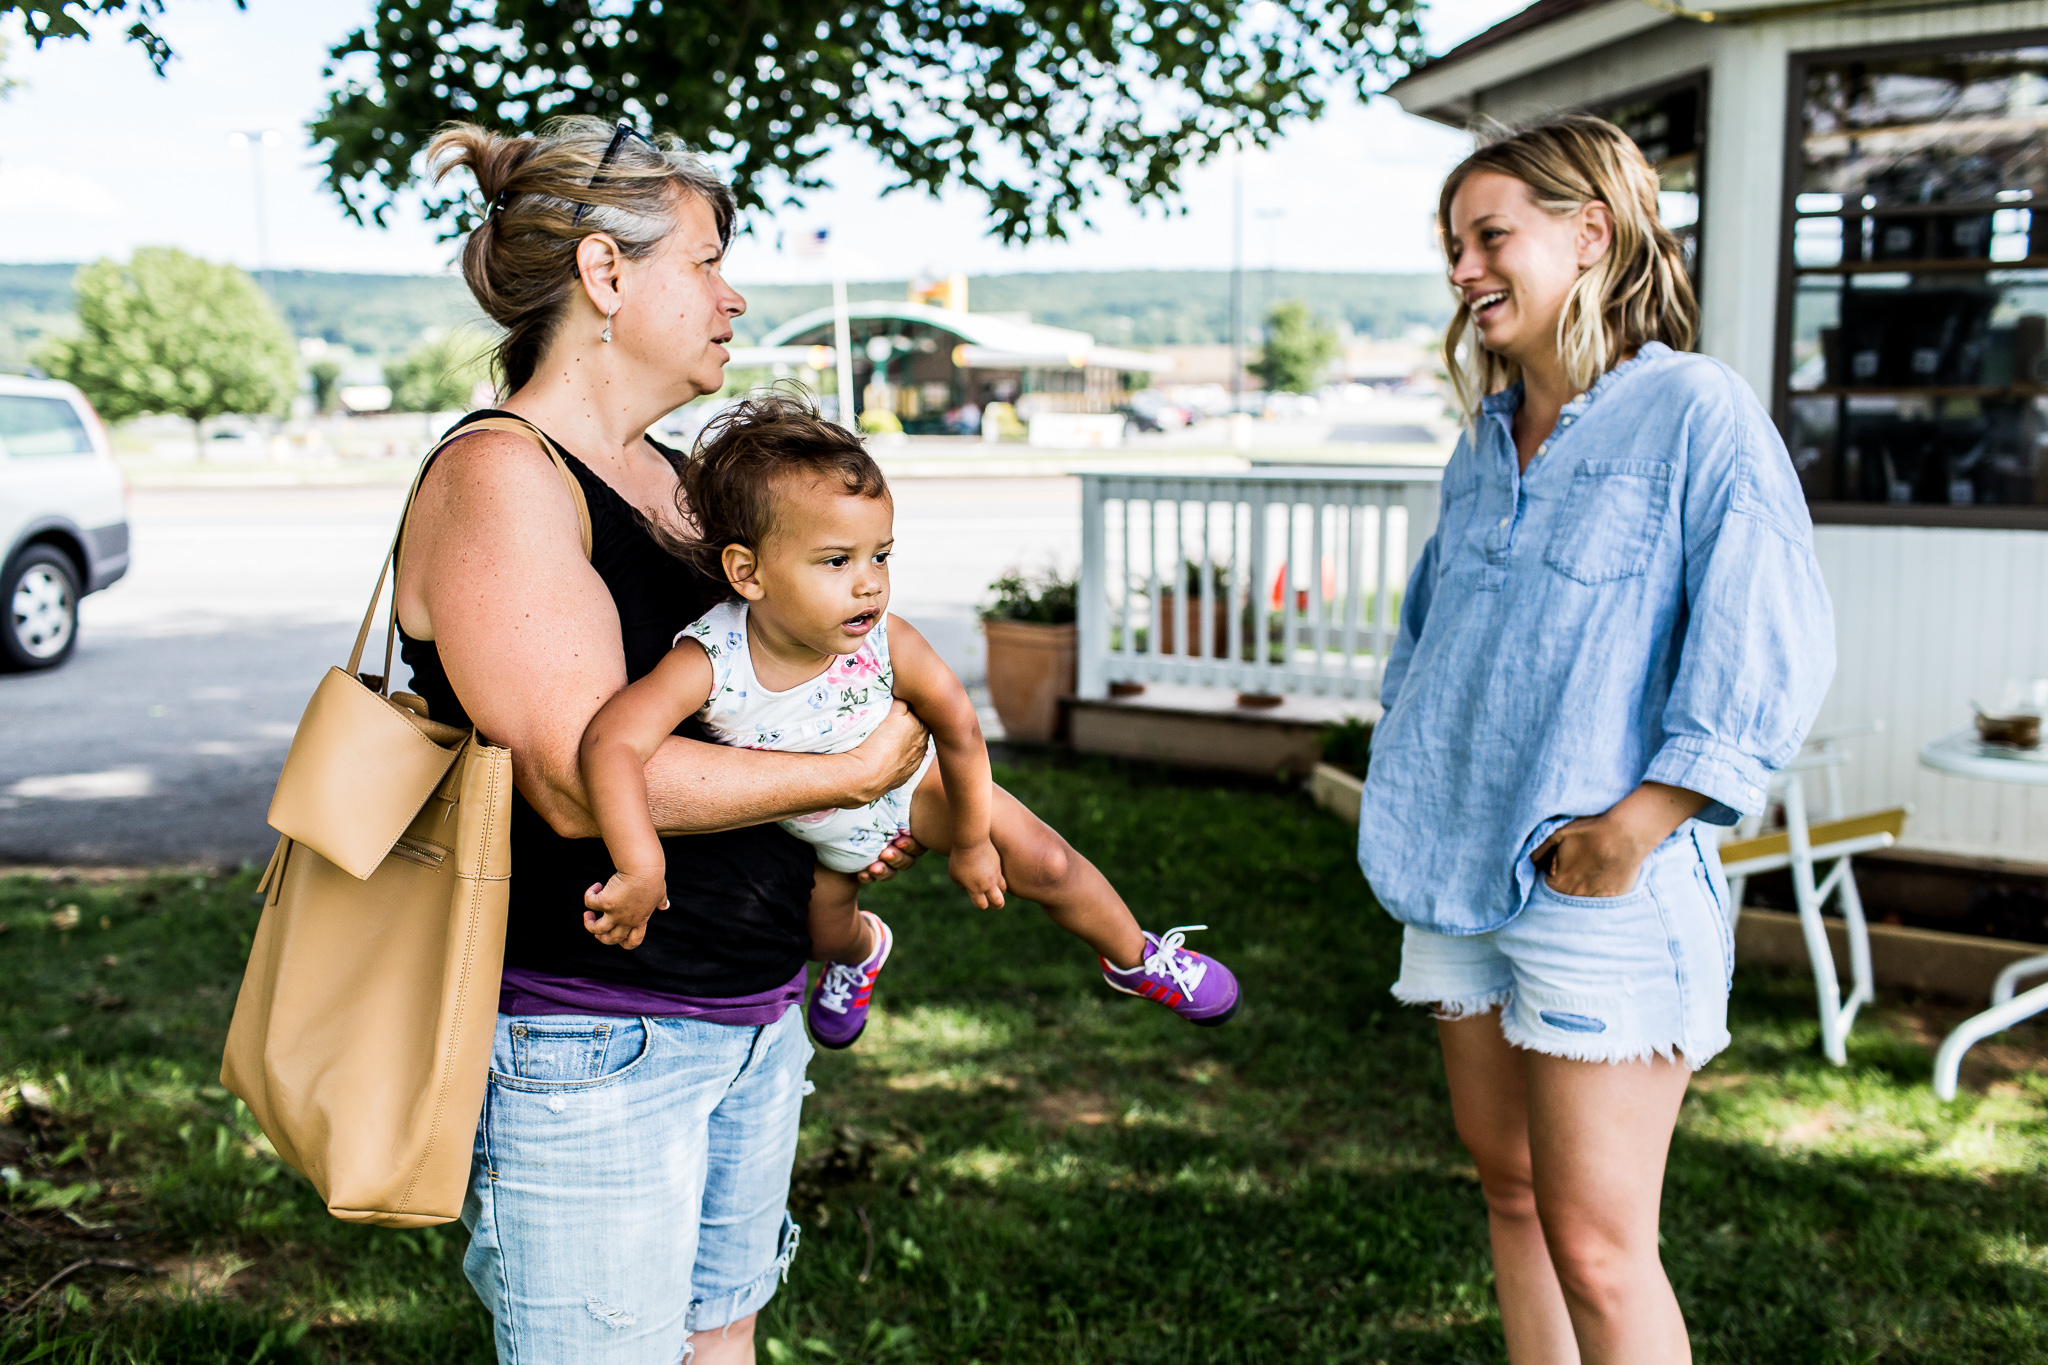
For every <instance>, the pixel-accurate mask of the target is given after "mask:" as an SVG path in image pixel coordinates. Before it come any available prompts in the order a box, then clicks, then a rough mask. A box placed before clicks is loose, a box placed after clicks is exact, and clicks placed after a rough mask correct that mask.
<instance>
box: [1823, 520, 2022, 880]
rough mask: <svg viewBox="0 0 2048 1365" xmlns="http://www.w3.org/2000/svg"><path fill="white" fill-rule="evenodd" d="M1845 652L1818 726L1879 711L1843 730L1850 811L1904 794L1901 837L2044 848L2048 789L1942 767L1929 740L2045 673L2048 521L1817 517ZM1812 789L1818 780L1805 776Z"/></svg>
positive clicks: (1988, 848)
mask: <svg viewBox="0 0 2048 1365" xmlns="http://www.w3.org/2000/svg"><path fill="white" fill-rule="evenodd" d="M1814 545H1815V549H1816V550H1817V551H1818V553H1819V555H1820V564H1821V572H1822V574H1823V575H1824V576H1825V577H1826V579H1827V584H1828V592H1829V594H1830V595H1831V596H1832V597H1833V598H1834V602H1835V640H1836V648H1837V652H1838V657H1839V659H1840V662H1839V664H1838V665H1837V668H1836V672H1835V685H1834V687H1833V689H1832V690H1830V691H1829V693H1828V699H1827V704H1826V706H1825V707H1824V708H1823V709H1822V712H1821V719H1820V727H1819V728H1821V729H1827V728H1829V727H1833V726H1849V725H1858V724H1861V723H1863V722H1865V721H1870V720H1882V721H1883V722H1884V723H1885V732H1884V733H1883V734H1881V735H1874V736H1871V737H1870V738H1868V739H1857V740H1851V741H1849V742H1848V743H1847V744H1846V745H1845V746H1844V747H1846V748H1847V749H1848V750H1849V751H1850V752H1852V753H1853V754H1854V755H1855V758H1854V760H1853V761H1852V762H1851V763H1850V764H1849V765H1848V766H1847V767H1846V768H1845V769H1843V782H1844V788H1843V797H1844V800H1845V801H1846V802H1847V804H1848V806H1849V808H1850V810H1851V811H1865V810H1875V809H1879V808H1882V807H1887V806H1895V805H1900V804H1902V803H1910V804H1911V805H1912V807H1913V817H1912V819H1910V820H1908V821H1907V822H1906V837H1905V839H1904V840H1903V842H1904V843H1905V844H1907V845H1909V846H1912V847H1918V848H1929V849H1939V850H1941V851H1944V852H1948V853H1958V854H1970V855H1982V856H1989V857H1999V858H2013V859H2021V860H2026V861H2033V862H2043V861H2048V789H2042V788H2026V787H2015V786H2012V785H2009V784H2006V783H1991V782H1977V781H1972V780H1970V779H1967V778H1960V777H1948V776H1945V775H1943V774H1941V773H1937V772H1934V771H1932V770H1930V769H1927V768H1923V767H1921V766H1920V763H1919V758H1918V751H1919V748H1920V746H1921V745H1922V744H1925V743H1926V742H1927V741H1929V740H1931V739H1935V738H1937V737H1939V736H1941V735H1944V734H1947V733H1949V732H1950V731H1952V730H1956V729H1960V728H1962V727H1964V726H1966V725H1968V724H1969V722H1970V702H1971V701H1972V700H1976V701H1979V702H1982V703H1983V704H1984V705H1986V706H1997V705H1998V704H1999V699H2000V694H2001V693H2002V692H2003V690H2004V688H2005V684H2006V681H2007V680H2008V679H2014V678H2017V679H2033V678H2048V531H1962V530H1949V529H1945V528H1935V527H1919V526H1820V527H1816V528H1814ZM1811 794H1812V795H1813V796H1815V797H1816V798H1817V797H1818V796H1819V795H1820V792H1819V788H1818V787H1817V786H1816V787H1814V788H1812V789H1811Z"/></svg>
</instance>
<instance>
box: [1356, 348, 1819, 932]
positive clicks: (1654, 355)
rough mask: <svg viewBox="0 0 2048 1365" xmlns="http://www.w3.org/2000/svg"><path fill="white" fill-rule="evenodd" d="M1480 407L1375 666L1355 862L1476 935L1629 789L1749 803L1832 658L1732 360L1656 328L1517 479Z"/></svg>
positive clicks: (1707, 816)
mask: <svg viewBox="0 0 2048 1365" xmlns="http://www.w3.org/2000/svg"><path fill="white" fill-rule="evenodd" d="M1521 401H1522V391H1521V388H1520V386H1519V385H1517V386H1516V387H1514V388H1511V389H1509V390H1507V391H1506V392H1503V393H1498V394H1494V395H1492V396H1491V397H1488V398H1487V399H1486V400H1485V401H1484V402H1483V403H1482V404H1481V408H1480V415H1479V418H1478V420H1477V422H1476V423H1475V424H1474V426H1473V428H1468V429H1467V431H1466V433H1465V435H1464V436H1463V437H1462V438H1461V439H1460V440H1459V442H1458V448H1457V450H1456V451H1455V452H1454V453H1453V454H1452V456H1451V459H1450V463H1449V464H1448V465H1447V466H1445V469H1444V480H1443V491H1442V495H1441V496H1442V500H1443V501H1442V511H1441V515H1440V516H1439V519H1438V521H1437V529H1436V534H1435V535H1433V536H1431V537H1430V540H1429V543H1428V544H1427V545H1426V546H1424V548H1423V551H1422V557H1421V558H1420V559H1419V560H1418V561H1417V562H1416V565H1415V572H1414V574H1413V576H1412V577H1411V578H1410V579H1409V582H1408V594H1407V597H1406V599H1405V601H1404V602H1403V603H1402V606H1401V632H1400V636H1399V638H1398V640H1397V641H1396V642H1395V644H1394V648H1393V652H1392V655H1391V657H1390V658H1389V659H1388V660H1387V671H1386V677H1385V679H1384V681H1383V683H1382V685H1381V688H1380V700H1381V702H1382V703H1383V704H1384V706H1385V707H1386V714H1385V715H1384V716H1383V717H1382V718H1381V720H1380V723H1379V725H1378V727H1377V728H1376V729H1375V730H1374V732H1373V737H1372V762H1371V768H1370V772H1369V775H1368V778H1367V780H1366V784H1365V800H1364V805H1363V809H1362V812H1361V818H1360V820H1359V827H1358V862H1359V866H1360V867H1361V868H1363V869H1364V871H1365V875H1366V879H1367V880H1368V881H1370V882H1371V883H1372V889H1373V892H1374V894H1375V895H1376V896H1377V897H1378V899H1379V901H1380V903H1381V904H1382V905H1384V906H1385V907H1386V908H1387V910H1388V911H1389V912H1390V913H1391V914H1392V915H1393V916H1394V917H1395V918H1396V919H1398V920H1402V921H1404V922H1406V923H1409V924H1416V925H1420V926H1422V927H1424V928H1427V929H1433V930H1436V931H1438V932H1440V933H1447V934H1479V933H1485V932H1487V931H1489V930H1492V929H1498V928H1499V927H1500V926H1501V925H1503V924H1505V923H1507V922H1508V921H1509V920H1511V919H1513V918H1514V917H1515V916H1516V915H1518V914H1520V913H1521V910H1522V906H1523V905H1524V904H1525V902H1526V901H1527V899H1528V895H1529V891H1530V888H1531V887H1532V886H1534V884H1535V879H1536V876H1537V873H1536V869H1535V867H1534V866H1533V865H1532V864H1531V863H1530V862H1529V855H1530V854H1531V853H1532V852H1534V851H1535V849H1536V847H1537V845H1539V844H1541V843H1542V842H1543V840H1545V839H1546V838H1548V837H1549V836H1550V833H1551V831H1553V830H1555V829H1556V828H1557V827H1558V826H1559V825H1562V824H1564V823H1565V822H1566V821H1568V820H1572V819H1575V818H1577V817H1579V816H1583V815H1597V814H1599V813H1600V812H1602V811H1605V810H1607V809H1608V808H1609V807H1610V806H1612V805H1614V803H1615V802H1616V801H1619V800H1620V799H1621V798H1622V797H1623V796H1625V795H1627V794H1628V793H1629V792H1630V791H1632V790H1634V789H1635V788H1636V786H1638V785H1639V784H1640V783H1643V782H1645V781H1654V782H1666V783H1669V784H1671V785H1672V786H1675V787H1685V788H1688V789H1690V790H1692V791H1696V792H1699V793H1700V794H1702V795H1704V796H1705V797H1707V799H1708V804H1707V806H1706V808H1705V809H1704V810H1702V811H1701V812H1700V813H1699V816H1698V819H1700V820H1702V821H1705V822H1706V823H1709V824H1717V825H1728V824H1733V823H1735V821H1736V820H1737V819H1738V818H1739V817H1740V816H1741V815H1745V814H1752V813H1754V812H1756V811H1759V810H1761V809H1762V808H1763V803H1764V788H1765V785H1766V783H1767V781H1768V780H1769V777H1770V775H1771V773H1772V772H1774V771H1775V770H1777V769H1778V768H1780V767H1782V766H1783V765H1784V764H1785V763H1786V761H1788V760H1789V759H1790V758H1791V757H1792V756H1793V755H1794V754H1796V753H1797V752H1798V751H1799V745H1800V743H1801V741H1803V740H1804V739H1805V737H1806V732H1807V730H1808V728H1809V727H1810V726H1811V725H1812V724H1813V718H1814V715H1815V713H1816V712H1818V711H1819V710H1820V704H1821V699H1822V698H1823V697H1824V696H1825V695H1826V693H1827V689H1828V682H1829V680H1830V679H1831V678H1832V677H1833V676H1834V671H1835V632H1834V612H1833V609H1832V607H1831V606H1830V605H1829V602H1828V594H1827V589H1826V588H1825V587H1824V586H1822V583H1821V576H1820V566H1819V564H1818V563H1816V561H1815V559H1814V555H1813V524H1812V521H1811V520H1810V519H1809V518H1808V516H1807V512H1806V501H1805V498H1804V497H1803V496H1802V494H1801V492H1800V488H1799V481H1798V478H1797V477H1796V476H1795V475H1794V473H1793V471H1792V462H1791V460H1790V459H1789V458H1788V457H1787V456H1786V454H1785V446H1784V443H1783V442H1782V441H1781V440H1780V439H1779V437H1778V432H1777V429H1776V428H1775V427H1773V426H1772V425H1771V422H1770V419H1769V418H1768V417H1766V416H1765V415H1764V411H1763V408H1762V407H1761V406H1759V405H1758V403H1757V401H1756V397H1755V395H1754V394H1752V393H1751V392H1750V389H1749V386H1748V385H1747V384H1745V383H1743V381H1742V380H1741V379H1740V378H1739V377H1738V376H1737V375H1736V374H1735V373H1734V372H1733V371H1732V370H1730V369H1729V368H1728V367H1727V366H1725V365H1723V364H1721V363H1720V362H1718V361H1715V360H1710V359H1708V358H1707V357H1705V356H1700V355H1691V354H1683V353H1680V352H1676V351H1673V350H1671V349H1670V348H1669V347H1668V346H1665V345H1663V344H1661V343H1659V342H1650V343H1648V344H1647V345H1645V346H1644V347H1643V348H1642V350H1641V351H1640V352H1639V353H1638V354H1637V355H1636V356H1635V357H1634V358H1632V359H1630V360H1628V361H1626V362H1624V363H1623V364H1621V365H1618V366H1616V367H1615V368H1614V369H1613V370H1612V371H1610V372H1609V373H1607V374H1606V375H1604V376H1603V377H1602V378H1601V379H1600V380H1599V381H1598V382H1597V383H1595V384H1594V385H1593V387H1592V389H1590V390H1589V391H1588V392H1586V393H1583V394H1581V395H1579V396H1578V397H1577V398H1575V399H1573V400H1572V401H1571V402H1570V403H1568V404H1566V405H1565V409H1564V413H1563V416H1562V417H1561V418H1560V420H1559V422H1558V425H1557V429H1556V430H1555V431H1553V432H1552V433H1551V435H1550V438H1549V439H1548V440H1547V441H1546V442H1544V444H1543V445H1542V447H1541V448H1540V449H1539V450H1538V452H1537V455H1536V457H1535V458H1534V459H1532V460H1531V461H1530V462H1529V468H1528V471H1527V472H1526V473H1523V472H1519V471H1518V470H1517V468H1516V458H1515V444H1514V439H1513V437H1512V435H1511V432H1510V426H1509V423H1510V422H1511V420H1512V419H1513V416H1514V412H1515V409H1516V408H1517V407H1518V406H1520V404H1521Z"/></svg>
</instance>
